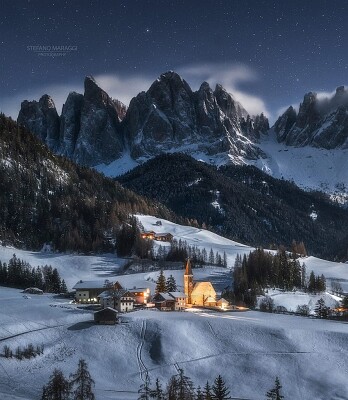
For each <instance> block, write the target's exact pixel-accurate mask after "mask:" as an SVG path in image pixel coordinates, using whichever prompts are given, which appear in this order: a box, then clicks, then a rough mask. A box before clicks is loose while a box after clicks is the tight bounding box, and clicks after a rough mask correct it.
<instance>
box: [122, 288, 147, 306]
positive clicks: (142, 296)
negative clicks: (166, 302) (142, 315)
mask: <svg viewBox="0 0 348 400" xmlns="http://www.w3.org/2000/svg"><path fill="white" fill-rule="evenodd" d="M128 292H129V293H130V295H131V296H132V297H133V299H134V304H138V305H143V304H147V303H148V301H149V298H150V294H151V291H150V288H133V289H129V290H128Z"/></svg>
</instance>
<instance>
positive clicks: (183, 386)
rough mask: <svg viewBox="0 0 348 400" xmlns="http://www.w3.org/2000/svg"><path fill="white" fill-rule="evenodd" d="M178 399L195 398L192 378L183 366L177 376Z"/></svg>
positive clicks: (191, 399) (189, 399) (188, 399)
mask: <svg viewBox="0 0 348 400" xmlns="http://www.w3.org/2000/svg"><path fill="white" fill-rule="evenodd" d="M176 382H177V400H194V388H193V383H192V381H191V379H190V378H189V377H188V376H186V375H185V374H184V370H183V369H182V368H180V369H179V373H178V374H177V376H176Z"/></svg>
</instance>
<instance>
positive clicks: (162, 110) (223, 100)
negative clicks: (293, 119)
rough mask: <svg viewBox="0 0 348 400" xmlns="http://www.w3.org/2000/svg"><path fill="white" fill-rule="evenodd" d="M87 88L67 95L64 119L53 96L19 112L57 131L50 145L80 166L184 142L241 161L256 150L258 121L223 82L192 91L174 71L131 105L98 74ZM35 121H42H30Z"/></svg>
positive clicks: (40, 128)
mask: <svg viewBox="0 0 348 400" xmlns="http://www.w3.org/2000/svg"><path fill="white" fill-rule="evenodd" d="M84 89H85V90H84V95H81V94H78V93H74V92H73V93H70V94H69V96H68V98H67V101H66V102H65V104H64V106H63V110H62V115H61V117H60V120H59V117H58V114H57V112H56V110H55V107H54V102H53V100H52V99H51V98H50V97H49V96H44V97H43V98H42V99H40V101H39V103H37V102H34V103H33V104H29V103H27V102H26V103H23V109H22V111H21V113H20V116H19V119H21V120H23V121H24V122H25V123H27V124H29V125H30V124H31V125H30V126H29V129H30V128H31V129H32V130H33V131H34V132H39V134H40V135H41V136H40V137H41V138H42V139H43V140H45V141H46V142H47V140H46V138H47V137H51V136H52V135H53V137H55V138H56V142H57V143H58V145H57V143H54V144H51V146H54V148H55V149H56V150H57V152H59V153H60V154H64V155H66V156H68V157H71V158H72V159H73V160H74V161H76V162H78V163H80V164H83V165H90V166H95V165H98V164H102V163H109V162H111V161H114V160H116V159H117V158H119V157H120V156H121V154H122V153H123V152H124V151H125V150H127V151H128V150H129V151H130V154H131V156H132V157H133V158H134V159H139V158H141V159H143V158H144V157H145V158H147V157H152V156H155V155H157V154H161V153H163V152H168V151H173V150H175V149H182V148H184V146H188V148H190V149H192V151H199V152H205V153H206V154H209V155H214V154H218V153H222V152H226V156H227V152H229V153H230V155H233V156H235V157H236V159H238V157H240V156H243V157H244V156H246V157H248V156H250V157H253V158H254V157H255V156H256V155H257V153H258V152H257V149H256V148H255V146H254V144H253V142H252V140H253V139H254V138H255V134H254V133H255V132H254V121H253V119H252V118H250V117H249V116H248V114H247V112H246V111H245V110H244V108H243V107H242V106H241V105H240V104H239V103H238V102H237V101H235V100H234V99H233V97H232V96H231V95H230V94H229V93H228V92H227V91H226V90H225V89H224V88H223V87H222V86H221V85H216V87H215V89H214V90H212V88H211V87H210V85H209V84H208V83H207V82H203V83H202V84H201V86H200V88H199V90H198V91H197V92H193V91H192V89H191V87H190V86H189V85H188V83H187V82H186V81H185V80H184V79H183V78H182V77H181V76H180V75H179V74H177V73H176V72H174V71H168V72H165V73H163V74H161V75H160V76H159V77H158V79H156V80H155V81H154V82H153V84H152V85H151V86H150V88H149V89H148V91H147V92H142V93H139V94H138V95H137V96H136V97H135V98H133V99H132V100H131V102H130V105H129V108H128V109H127V107H126V106H125V105H124V104H123V103H122V102H120V101H118V100H115V99H112V98H111V97H110V96H109V95H108V94H107V93H106V92H105V91H104V90H103V89H102V88H101V87H100V86H99V85H98V84H97V82H96V81H95V79H94V78H93V77H92V76H87V77H86V78H85V81H84ZM30 109H33V110H34V111H29V110H30ZM32 114H33V115H35V118H32ZM54 115H55V117H54ZM53 117H54V118H55V120H56V121H57V124H56V125H57V126H56V127H55V128H52V132H54V134H53V133H52V132H51V131H50V130H51V128H47V127H48V126H52V125H54V124H52V123H51V122H50V121H52V120H53V119H54V118H53ZM244 117H245V120H244V119H243V118H244ZM37 119H38V120H39V121H40V123H39V124H36V125H38V126H36V125H35V124H34V123H30V121H31V120H37ZM267 122H268V121H267ZM266 125H267V124H266V121H265V119H264V116H262V117H260V116H259V117H258V120H257V123H256V125H255V126H256V127H257V130H258V132H263V131H264V130H265V127H266ZM44 127H45V128H44ZM246 127H247V128H246ZM45 129H46V130H45ZM47 130H49V131H50V134H49V135H48V133H47ZM258 134H259V133H258ZM190 151H191V150H190Z"/></svg>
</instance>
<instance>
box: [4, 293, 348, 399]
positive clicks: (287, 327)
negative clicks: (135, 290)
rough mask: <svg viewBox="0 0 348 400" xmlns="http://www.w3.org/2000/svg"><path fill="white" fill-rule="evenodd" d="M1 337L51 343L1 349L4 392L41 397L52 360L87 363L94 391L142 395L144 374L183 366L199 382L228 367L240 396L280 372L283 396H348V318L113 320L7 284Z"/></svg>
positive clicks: (166, 316)
mask: <svg viewBox="0 0 348 400" xmlns="http://www.w3.org/2000/svg"><path fill="white" fill-rule="evenodd" d="M0 304H1V310H2V311H1V328H0V340H1V344H0V345H5V344H6V345H8V346H10V347H11V348H16V347H17V346H25V345H27V344H28V343H33V344H34V345H40V344H41V343H43V344H44V346H45V349H44V354H43V355H41V356H38V357H36V358H34V359H31V360H22V361H19V360H16V359H5V358H4V357H0V371H1V372H0V398H1V399H2V400H20V399H21V400H23V399H27V400H34V399H38V398H40V391H41V388H42V385H43V384H44V383H45V382H47V381H48V378H49V376H50V374H51V373H52V371H53V369H54V368H60V369H62V370H63V371H64V373H65V374H66V375H69V374H70V373H71V372H74V371H75V370H76V366H77V362H78V360H79V358H81V357H83V358H85V359H86V361H87V362H88V366H89V370H90V372H91V374H92V377H93V378H94V380H95V382H96V386H95V393H96V399H97V400H109V399H110V400H111V399H119V400H127V399H136V398H137V390H138V388H139V386H140V385H141V383H142V382H143V379H145V375H146V374H149V377H150V379H151V381H152V382H154V381H155V379H156V378H157V377H159V378H160V379H161V380H162V382H167V380H168V379H169V377H170V376H171V375H172V374H175V373H176V372H177V367H178V366H179V367H182V368H184V370H185V372H186V374H188V375H190V376H191V378H192V379H193V380H194V383H195V385H204V383H205V382H206V380H210V381H211V380H212V379H213V378H214V377H215V376H216V375H217V374H219V373H221V374H222V375H223V377H224V379H225V380H226V381H227V382H228V384H229V386H230V389H231V394H232V395H233V396H234V397H236V398H243V399H253V400H259V399H260V400H261V399H264V398H265V396H264V394H265V392H266V391H267V390H268V389H269V388H270V387H271V386H272V385H273V382H274V378H275V376H276V375H278V376H279V377H280V380H281V383H282V384H283V388H284V393H285V395H286V397H285V398H286V399H296V400H328V399H337V400H338V399H340V400H343V399H348V386H347V384H346V382H347V370H348V357H347V352H348V340H347V339H348V330H347V325H346V324H343V323H338V322H332V321H320V320H315V319H310V318H303V317H296V316H289V315H274V314H266V313H258V312H251V311H249V312H246V313H213V312H201V311H196V312H192V311H191V312H171V313H165V312H159V311H150V310H147V311H145V310H144V311H137V312H133V313H129V314H127V315H124V316H123V317H122V319H123V323H121V324H120V325H116V326H95V325H93V323H91V320H92V318H93V315H92V313H91V312H89V311H85V310H79V309H77V308H76V306H75V305H71V304H69V303H67V302H65V301H63V300H59V299H56V298H55V297H54V296H52V295H43V296H38V295H37V296H35V295H31V296H30V298H29V299H25V298H24V297H23V295H22V294H21V293H20V292H19V291H18V290H15V289H5V288H1V290H0Z"/></svg>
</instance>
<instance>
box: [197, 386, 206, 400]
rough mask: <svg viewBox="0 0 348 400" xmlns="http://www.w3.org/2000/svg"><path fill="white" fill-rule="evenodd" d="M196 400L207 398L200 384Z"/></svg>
mask: <svg viewBox="0 0 348 400" xmlns="http://www.w3.org/2000/svg"><path fill="white" fill-rule="evenodd" d="M196 400H205V399H204V394H203V392H202V390H201V387H200V386H198V388H197V391H196Z"/></svg>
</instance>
